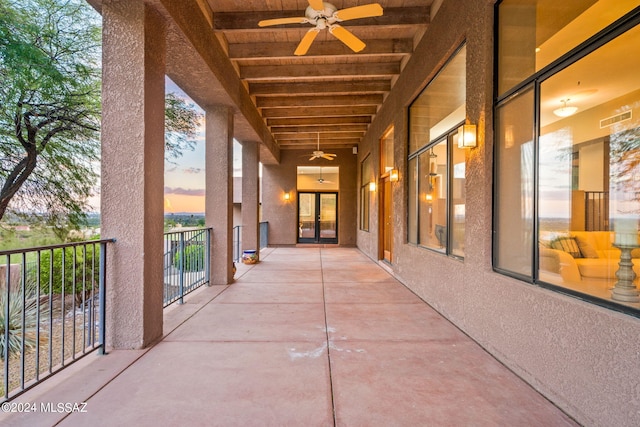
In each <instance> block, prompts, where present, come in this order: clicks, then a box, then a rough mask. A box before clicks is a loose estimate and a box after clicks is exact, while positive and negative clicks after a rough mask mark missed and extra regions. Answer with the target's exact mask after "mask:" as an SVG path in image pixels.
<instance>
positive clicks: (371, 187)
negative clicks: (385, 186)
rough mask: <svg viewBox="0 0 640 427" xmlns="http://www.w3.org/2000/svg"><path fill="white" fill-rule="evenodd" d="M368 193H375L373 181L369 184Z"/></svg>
mask: <svg viewBox="0 0 640 427" xmlns="http://www.w3.org/2000/svg"><path fill="white" fill-rule="evenodd" d="M369 191H376V183H375V182H374V181H371V182H370V183H369Z"/></svg>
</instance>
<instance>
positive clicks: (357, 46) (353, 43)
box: [329, 25, 366, 52]
mask: <svg viewBox="0 0 640 427" xmlns="http://www.w3.org/2000/svg"><path fill="white" fill-rule="evenodd" d="M329 32H330V33H331V34H333V35H334V36H336V38H337V39H338V40H340V41H341V42H342V43H344V44H346V45H347V46H349V48H350V49H351V50H352V51H354V52H360V51H361V50H362V49H364V48H365V46H366V44H364V42H363V41H362V40H360V39H359V38H357V37H356V36H355V35H353V33H352V32H351V31H349V30H347V29H346V28H344V27H341V26H340V25H332V26H331V27H329Z"/></svg>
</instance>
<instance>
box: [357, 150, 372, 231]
mask: <svg viewBox="0 0 640 427" xmlns="http://www.w3.org/2000/svg"><path fill="white" fill-rule="evenodd" d="M372 180H373V170H372V169H371V157H370V156H367V157H366V158H365V159H364V160H363V161H362V164H361V165H360V230H362V231H369V210H370V208H371V206H370V199H371V196H370V195H371V191H369V183H370V182H371V181H372Z"/></svg>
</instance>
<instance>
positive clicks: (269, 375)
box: [0, 248, 575, 426]
mask: <svg viewBox="0 0 640 427" xmlns="http://www.w3.org/2000/svg"><path fill="white" fill-rule="evenodd" d="M262 258H263V260H262V262H260V263H259V264H257V265H255V266H239V270H238V272H237V274H236V278H237V280H236V282H235V283H234V284H232V285H230V286H212V287H206V288H203V289H202V290H199V291H198V292H196V293H194V294H191V295H190V296H188V297H187V298H186V301H185V304H182V305H174V306H172V307H170V308H169V309H167V310H166V313H165V325H164V328H165V337H164V339H163V340H162V341H161V342H159V343H158V344H157V345H155V346H153V347H152V348H150V349H145V350H130V351H126V350H118V351H111V352H109V354H108V355H106V356H93V355H90V356H88V357H86V358H84V359H83V360H81V361H79V362H78V363H76V364H75V365H73V366H71V367H69V368H67V369H66V370H65V371H63V372H62V373H60V374H59V375H56V376H55V377H54V378H52V379H49V380H47V381H45V382H44V383H43V384H41V385H39V386H38V387H36V388H34V389H32V390H31V391H29V392H27V393H26V394H24V395H22V396H20V397H19V398H18V399H16V400H15V401H16V402H29V403H35V404H36V406H37V409H38V411H37V412H36V413H28V414H6V413H4V414H0V425H3V426H10V425H11V426H50V425H60V426H178V425H181V426H333V425H337V426H471V425H473V426H565V425H566V426H569V425H575V423H574V422H573V421H572V420H571V419H570V418H569V417H568V416H567V415H565V414H564V413H563V412H562V411H560V410H559V409H558V408H556V407H555V406H554V405H553V404H552V403H550V402H549V401H547V400H546V399H545V398H544V397H542V396H541V395H540V394H539V393H537V392H536V391H535V390H534V389H532V388H531V387H530V386H528V385H527V384H526V383H524V382H523V381H522V380H521V379H519V378H518V377H517V376H515V375H514V374H513V373H512V372H511V371H509V370H508V369H507V368H505V367H504V366H503V365H501V364H500V363H499V362H497V361H496V360H495V359H494V358H493V357H491V356H490V355H489V354H488V353H486V352H485V351H484V350H483V349H482V348H481V347H479V346H478V345H477V344H476V343H475V342H473V341H472V340H471V339H469V338H468V337H467V336H466V335H464V334H463V333H462V332H460V331H459V330H458V329H457V328H456V327H454V326H453V325H452V324H451V323H449V322H448V321H447V320H446V319H444V318H443V317H442V316H440V315H439V314H438V313H437V312H435V311H434V310H433V309H432V308H431V307H430V306H428V305H427V304H425V303H424V302H423V301H422V300H420V299H419V298H418V297H417V296H415V295H414V294H413V293H412V292H410V291H409V290H408V289H407V288H405V287H404V286H403V285H402V284H400V283H399V282H398V281H396V280H395V279H394V278H393V277H392V276H390V275H389V274H388V273H387V272H386V271H385V270H384V269H383V268H381V267H380V266H379V265H378V264H376V263H375V262H373V261H371V260H370V259H369V258H367V257H366V256H364V255H363V254H362V253H361V252H359V251H358V250H357V249H352V248H277V249H268V250H266V251H264V252H263V253H262ZM42 402H45V403H53V404H54V405H57V404H58V403H78V404H80V403H86V406H83V405H79V406H78V407H77V409H83V410H84V412H75V413H70V414H68V413H65V412H64V411H62V412H48V413H43V412H42V411H40V409H41V406H40V404H41V403H42Z"/></svg>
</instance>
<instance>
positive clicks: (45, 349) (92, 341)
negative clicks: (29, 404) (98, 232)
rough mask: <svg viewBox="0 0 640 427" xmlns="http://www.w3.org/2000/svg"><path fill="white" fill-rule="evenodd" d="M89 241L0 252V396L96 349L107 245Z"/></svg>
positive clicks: (101, 343)
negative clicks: (0, 367) (0, 374)
mask: <svg viewBox="0 0 640 427" xmlns="http://www.w3.org/2000/svg"><path fill="white" fill-rule="evenodd" d="M113 241H114V240H107V239H103V240H95V241H86V242H78V243H70V244H62V245H52V246H41V247H35V248H28V249H16V250H7V251H0V358H1V359H2V360H1V361H2V365H3V368H2V370H1V372H2V376H1V378H0V391H1V396H2V397H1V399H0V400H1V401H2V402H5V401H7V400H10V399H13V398H15V397H16V396H18V395H20V394H22V393H23V392H25V391H26V390H28V389H30V388H31V387H33V386H35V385H36V384H38V383H40V382H42V381H43V380H45V379H47V378H49V377H50V376H52V375H53V374H55V373H56V372H58V371H60V370H62V369H64V368H65V367H67V366H68V365H70V364H72V363H73V362H75V361H77V360H78V359H80V358H82V357H83V356H85V355H87V354H89V353H91V352H93V351H94V350H96V349H99V350H100V352H101V353H104V342H105V341H104V337H105V304H104V301H105V271H106V259H107V258H106V253H107V247H108V246H109V244H110V243H111V242H113Z"/></svg>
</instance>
